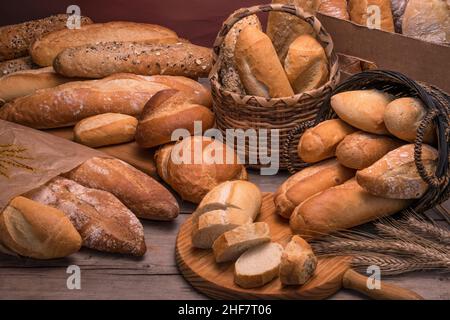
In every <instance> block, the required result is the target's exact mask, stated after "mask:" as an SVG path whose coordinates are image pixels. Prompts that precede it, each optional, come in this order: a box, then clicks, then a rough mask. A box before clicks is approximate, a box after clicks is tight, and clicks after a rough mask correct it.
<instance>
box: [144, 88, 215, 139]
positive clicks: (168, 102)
mask: <svg viewBox="0 0 450 320" xmlns="http://www.w3.org/2000/svg"><path fill="white" fill-rule="evenodd" d="M195 122H198V123H199V124H200V125H201V128H202V132H204V131H206V130H208V129H210V128H212V126H213V125H214V114H213V113H212V112H211V110H209V109H208V108H207V107H204V106H201V105H199V104H196V103H195V102H194V101H192V99H191V98H190V96H188V95H186V94H184V93H183V92H180V91H177V90H173V89H169V90H162V91H160V92H158V93H157V94H155V95H154V96H153V97H152V98H151V99H150V100H149V101H148V102H147V104H146V105H145V106H144V110H143V111H142V113H141V116H140V118H139V124H138V125H137V129H136V142H137V143H138V145H139V146H140V147H142V148H152V147H155V146H159V145H162V144H165V143H168V142H171V141H172V133H173V132H174V131H175V130H177V129H186V130H188V131H189V132H190V133H191V134H194V130H195Z"/></svg>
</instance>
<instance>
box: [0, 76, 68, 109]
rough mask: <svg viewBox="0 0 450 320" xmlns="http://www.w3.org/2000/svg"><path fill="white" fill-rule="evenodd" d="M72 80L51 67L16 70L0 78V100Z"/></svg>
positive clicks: (11, 98)
mask: <svg viewBox="0 0 450 320" xmlns="http://www.w3.org/2000/svg"><path fill="white" fill-rule="evenodd" d="M73 80H74V79H69V78H65V77H63V76H61V75H59V74H57V73H55V71H54V70H53V68H52V67H48V68H41V69H35V70H23V71H17V72H14V73H11V74H9V75H6V76H4V77H1V78H0V101H4V102H8V101H11V100H13V99H15V98H18V97H22V96H26V95H29V94H33V93H34V92H36V91H37V90H39V89H45V88H53V87H56V86H58V85H60V84H63V83H66V82H69V81H73Z"/></svg>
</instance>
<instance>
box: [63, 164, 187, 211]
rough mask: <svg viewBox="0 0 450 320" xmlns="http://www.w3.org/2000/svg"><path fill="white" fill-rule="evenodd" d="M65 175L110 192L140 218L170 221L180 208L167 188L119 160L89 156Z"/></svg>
mask: <svg viewBox="0 0 450 320" xmlns="http://www.w3.org/2000/svg"><path fill="white" fill-rule="evenodd" d="M67 177H68V178H69V179H72V180H74V181H76V182H78V183H79V184H81V185H83V186H85V187H88V188H93V189H99V190H103V191H107V192H110V193H112V194H113V195H115V196H116V197H117V198H118V199H119V200H120V201H121V202H122V203H123V204H125V205H126V206H127V207H128V208H129V209H130V210H131V211H133V213H134V214H135V215H136V216H138V217H139V218H143V219H151V220H173V219H175V218H176V217H177V216H178V213H179V211H180V209H179V207H178V203H177V201H176V199H175V198H174V197H173V196H172V194H171V193H170V192H169V191H168V190H167V189H166V188H164V187H163V186H162V185H161V184H159V183H158V182H157V181H155V180H154V179H153V178H151V177H150V176H148V175H146V174H145V173H143V172H141V171H139V170H137V169H135V168H134V167H132V166H130V165H129V164H127V163H125V162H123V161H121V160H118V159H109V158H98V157H95V158H91V159H89V160H87V161H85V162H84V163H83V164H81V165H80V166H78V167H77V168H75V169H73V170H72V171H70V172H69V173H68V174H67Z"/></svg>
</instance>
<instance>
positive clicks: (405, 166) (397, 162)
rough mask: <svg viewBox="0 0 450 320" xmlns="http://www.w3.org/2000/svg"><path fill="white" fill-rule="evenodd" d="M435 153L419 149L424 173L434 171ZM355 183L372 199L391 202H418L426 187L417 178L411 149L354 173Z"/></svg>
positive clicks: (412, 148)
mask: <svg viewBox="0 0 450 320" xmlns="http://www.w3.org/2000/svg"><path fill="white" fill-rule="evenodd" d="M438 157H439V153H438V151H437V150H436V149H434V148H433V147H430V146H428V145H426V144H424V145H423V146H422V161H423V164H424V166H425V170H427V172H429V173H431V174H433V173H434V172H435V171H436V166H437V160H438ZM356 179H357V181H358V183H359V184H360V185H361V186H362V187H363V188H364V189H365V190H367V191H368V192H370V193H371V194H373V195H376V196H380V197H384V198H392V199H419V198H421V197H422V196H423V195H424V193H425V192H426V191H427V190H428V188H429V185H428V183H426V182H425V181H424V180H423V179H422V178H421V177H420V175H419V172H418V170H417V167H416V164H415V161H414V145H413V144H407V145H404V146H402V147H400V148H398V149H395V150H393V151H391V152H389V153H388V154H386V155H385V156H384V157H383V158H381V159H380V160H378V161H377V162H375V163H374V164H373V165H372V166H370V167H368V168H366V169H364V170H361V171H358V172H357V174H356Z"/></svg>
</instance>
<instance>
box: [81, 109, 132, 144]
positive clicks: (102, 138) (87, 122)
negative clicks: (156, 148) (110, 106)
mask: <svg viewBox="0 0 450 320" xmlns="http://www.w3.org/2000/svg"><path fill="white" fill-rule="evenodd" d="M137 123H138V120H137V119H136V118H135V117H132V116H128V115H125V114H120V113H103V114H99V115H96V116H92V117H89V118H86V119H83V120H81V121H80V122H78V123H77V124H76V125H75V127H74V129H73V133H74V138H75V141H76V142H78V143H81V144H84V145H86V146H89V147H92V148H96V147H101V146H109V145H112V144H119V143H124V142H129V141H133V140H134V135H135V133H136V126H137Z"/></svg>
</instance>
